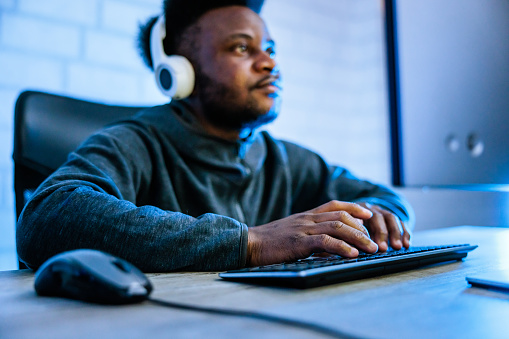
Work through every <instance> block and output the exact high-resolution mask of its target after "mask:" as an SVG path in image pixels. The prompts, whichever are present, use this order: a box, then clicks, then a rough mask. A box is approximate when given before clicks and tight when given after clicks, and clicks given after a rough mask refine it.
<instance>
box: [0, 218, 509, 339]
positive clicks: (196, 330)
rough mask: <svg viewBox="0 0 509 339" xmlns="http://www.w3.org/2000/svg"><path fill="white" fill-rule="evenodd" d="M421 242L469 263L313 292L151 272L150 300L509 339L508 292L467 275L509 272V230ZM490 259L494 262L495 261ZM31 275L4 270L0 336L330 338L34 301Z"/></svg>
mask: <svg viewBox="0 0 509 339" xmlns="http://www.w3.org/2000/svg"><path fill="white" fill-rule="evenodd" d="M413 238H414V242H413V244H414V245H427V244H429V245H433V244H448V243H471V244H477V245H479V248H477V249H476V250H474V251H473V252H470V254H469V255H468V257H467V258H466V259H465V260H464V261H462V262H457V263H452V264H442V265H435V266H432V267H427V268H423V269H418V270H412V271H407V272H403V273H395V274H390V275H386V276H383V277H377V278H371V279H364V280H360V281H354V282H348V283H341V284H336V285H331V286H325V287H319V288H314V289H308V290H295V289H289V288H275V287H259V286H253V285H246V284H240V283H234V282H227V281H223V280H221V279H220V278H218V276H217V273H167V274H149V275H148V276H149V278H150V279H151V281H152V283H153V285H154V292H153V293H152V297H153V298H157V299H163V300H167V301H173V302H180V303H186V304H194V305H201V306H210V307H221V308H223V307H224V308H233V309H239V310H249V311H258V312H263V313H268V314H272V315H278V316H283V317H287V318H292V319H301V320H305V321H307V322H313V323H317V324H320V325H325V326H328V327H331V328H335V329H338V330H340V331H342V332H346V333H349V334H352V335H355V336H358V337H362V338H394V337H401V338H507V337H509V329H508V326H507V321H508V320H507V319H509V294H505V293H502V292H496V291H490V290H484V289H479V288H475V287H470V285H468V284H467V283H466V281H465V276H466V275H467V274H472V273H479V272H488V271H492V270H499V269H505V270H509V255H508V250H507V244H508V243H509V229H504V228H491V227H467V226H465V227H456V228H448V229H438V230H431V231H425V232H417V233H416V234H414V237H413ZM492 256H493V257H492ZM33 279H34V275H33V272H31V271H28V270H25V271H5V272H0V286H1V287H0V337H1V338H52V339H55V338H66V339H67V338H140V337H145V338H150V339H153V338H202V337H208V338H216V337H217V338H230V337H231V338H240V337H242V338H264V339H268V338H278V339H280V338H289V337H291V338H321V337H323V338H326V336H325V335H323V336H322V335H318V334H316V333H314V332H310V331H307V330H302V329H295V328H292V327H288V326H285V325H279V324H272V323H268V322H264V321H261V320H256V319H246V318H238V317H228V316H221V315H212V314H204V313H196V312H192V311H185V310H178V309H170V308H163V307H161V306H158V305H154V304H151V303H148V302H144V303H141V304H135V305H128V306H101V305H93V304H87V303H83V302H79V301H74V300H67V299H60V298H48V297H44V298H43V297H38V296H36V294H35V292H34V289H33Z"/></svg>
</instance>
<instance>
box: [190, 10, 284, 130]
mask: <svg viewBox="0 0 509 339" xmlns="http://www.w3.org/2000/svg"><path fill="white" fill-rule="evenodd" d="M198 25H199V26H200V28H201V29H200V33H199V34H198V35H197V39H198V44H197V45H198V46H199V47H198V51H197V54H196V60H195V68H196V95H197V96H198V98H199V99H200V102H201V104H202V107H203V113H204V115H205V117H206V118H207V120H208V121H209V122H210V123H212V124H213V125H216V126H218V127H223V128H224V127H226V128H230V129H235V130H240V129H242V128H255V127H258V126H260V125H262V124H264V123H267V122H270V121H272V120H273V119H275V118H276V117H277V114H278V111H279V106H280V90H281V87H280V81H279V71H278V69H277V65H276V61H275V60H274V56H275V50H274V48H275V46H274V42H273V41H272V39H271V38H270V36H269V34H268V32H267V29H266V27H265V24H264V22H263V21H262V19H261V18H260V17H259V16H258V15H257V14H256V13H254V12H253V11H251V10H250V9H248V8H245V7H241V6H231V7H224V8H219V9H215V10H212V11H210V12H207V13H206V14H205V15H203V16H202V17H201V18H200V19H199V21H198Z"/></svg>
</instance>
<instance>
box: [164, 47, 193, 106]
mask: <svg viewBox="0 0 509 339" xmlns="http://www.w3.org/2000/svg"><path fill="white" fill-rule="evenodd" d="M154 75H155V77H156V83H157V87H159V90H160V91H161V92H162V93H163V94H164V95H166V96H168V97H170V98H173V99H176V100H179V99H184V98H186V97H188V96H189V95H191V93H192V92H193V89H194V69H193V65H192V64H191V63H190V62H189V60H187V59H186V58H185V57H183V56H181V55H170V56H164V57H163V58H162V60H161V62H160V63H159V64H158V65H156V67H155V69H154Z"/></svg>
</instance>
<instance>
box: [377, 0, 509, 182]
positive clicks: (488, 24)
mask: <svg viewBox="0 0 509 339" xmlns="http://www.w3.org/2000/svg"><path fill="white" fill-rule="evenodd" d="M385 14H386V27H387V29H386V32H387V35H386V37H387V60H388V79H389V103H390V104H389V107H390V114H391V136H392V140H391V146H392V164H393V171H392V172H393V184H394V185H396V186H406V187H412V186H417V187H419V186H421V187H422V186H431V187H450V186H453V187H471V186H475V187H477V188H479V187H484V188H486V189H490V188H494V189H498V188H504V187H505V188H507V187H509V186H508V185H509V0H385ZM501 185H502V186H501Z"/></svg>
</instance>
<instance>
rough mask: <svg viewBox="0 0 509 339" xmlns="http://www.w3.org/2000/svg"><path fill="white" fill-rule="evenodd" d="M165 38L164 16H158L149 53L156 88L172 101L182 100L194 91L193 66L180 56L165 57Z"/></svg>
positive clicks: (151, 33)
mask: <svg viewBox="0 0 509 339" xmlns="http://www.w3.org/2000/svg"><path fill="white" fill-rule="evenodd" d="M165 37H166V27H165V21H164V16H162V15H161V16H160V17H159V18H158V19H157V21H156V23H155V24H154V26H153V27H152V31H151V32H150V53H151V55H152V65H153V66H154V75H155V77H156V83H157V87H159V89H160V90H161V92H162V93H163V94H164V95H166V96H169V97H170V98H173V99H177V100H179V99H184V98H186V97H188V96H189V95H191V93H192V92H193V89H194V69H193V65H191V63H190V62H189V60H187V59H186V58H185V57H183V56H181V55H167V54H166V53H165V52H164V47H163V40H164V38H165Z"/></svg>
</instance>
